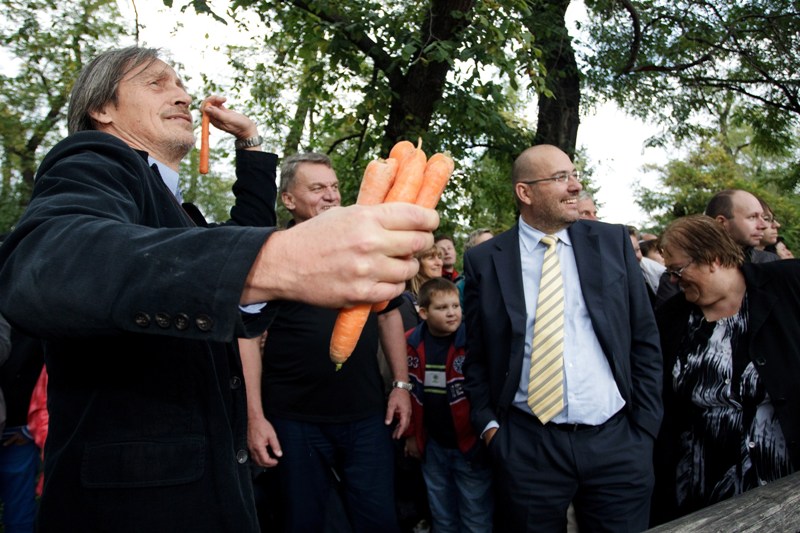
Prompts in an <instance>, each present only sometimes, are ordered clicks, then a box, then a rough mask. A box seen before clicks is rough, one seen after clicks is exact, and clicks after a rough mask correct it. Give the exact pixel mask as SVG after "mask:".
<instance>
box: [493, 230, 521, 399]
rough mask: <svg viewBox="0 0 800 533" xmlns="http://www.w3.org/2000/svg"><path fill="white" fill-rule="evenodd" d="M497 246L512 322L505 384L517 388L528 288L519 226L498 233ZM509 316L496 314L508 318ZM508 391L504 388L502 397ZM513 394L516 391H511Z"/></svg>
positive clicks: (502, 286)
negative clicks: (523, 273) (525, 282)
mask: <svg viewBox="0 0 800 533" xmlns="http://www.w3.org/2000/svg"><path fill="white" fill-rule="evenodd" d="M493 240H494V241H495V243H494V245H495V249H494V250H493V252H492V262H493V264H494V268H495V272H496V277H497V283H498V286H499V288H500V294H498V298H502V299H503V303H504V304H505V309H506V312H507V313H508V317H507V320H508V321H509V323H510V325H511V339H509V341H510V354H509V363H508V364H509V367H508V368H509V373H510V375H509V377H508V379H506V387H513V389H514V390H515V389H516V385H517V383H519V373H520V370H521V368H522V357H523V352H524V350H525V325H526V321H527V312H526V308H525V289H524V288H523V285H522V264H521V261H520V251H519V227H518V225H515V226H514V227H513V228H512V229H511V230H509V231H507V232H505V233H503V234H501V235H498V236H497V237H495V238H494V239H493ZM505 319H506V317H497V320H505ZM508 394H509V392H508V391H504V393H503V394H502V396H503V397H506V396H507V395H508ZM510 394H511V396H510V397H513V391H512V392H510Z"/></svg>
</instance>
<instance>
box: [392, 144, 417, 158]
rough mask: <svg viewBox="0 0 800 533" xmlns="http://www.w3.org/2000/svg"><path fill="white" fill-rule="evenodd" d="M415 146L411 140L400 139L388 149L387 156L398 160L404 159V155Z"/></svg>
mask: <svg viewBox="0 0 800 533" xmlns="http://www.w3.org/2000/svg"><path fill="white" fill-rule="evenodd" d="M416 149H417V147H416V146H414V144H413V143H412V142H411V141H400V142H398V143H397V144H395V145H394V146H392V149H391V150H390V151H389V157H391V158H392V159H397V160H398V161H402V160H403V159H405V157H406V155H408V154H410V153H411V152H413V151H414V150H416Z"/></svg>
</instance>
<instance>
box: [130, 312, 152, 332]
mask: <svg viewBox="0 0 800 533" xmlns="http://www.w3.org/2000/svg"><path fill="white" fill-rule="evenodd" d="M133 321H134V322H135V323H136V325H137V326H139V327H140V328H146V327H148V326H149V325H150V315H148V314H147V313H145V312H144V311H139V312H138V313H136V314H135V315H133Z"/></svg>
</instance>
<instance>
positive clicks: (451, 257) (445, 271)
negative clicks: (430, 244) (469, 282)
mask: <svg viewBox="0 0 800 533" xmlns="http://www.w3.org/2000/svg"><path fill="white" fill-rule="evenodd" d="M434 243H435V244H436V246H438V247H439V249H440V250H441V251H442V262H443V266H442V277H443V278H446V279H449V280H450V281H452V282H453V283H457V282H458V280H460V279H461V275H460V274H459V273H458V270H456V259H457V256H456V245H455V241H454V240H453V238H452V237H450V236H449V235H437V236H436V237H434Z"/></svg>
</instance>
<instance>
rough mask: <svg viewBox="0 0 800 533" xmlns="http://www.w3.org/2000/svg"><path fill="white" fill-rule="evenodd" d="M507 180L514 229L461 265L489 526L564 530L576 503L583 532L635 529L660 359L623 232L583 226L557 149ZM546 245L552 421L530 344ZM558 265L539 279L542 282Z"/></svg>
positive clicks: (467, 368) (641, 521)
mask: <svg viewBox="0 0 800 533" xmlns="http://www.w3.org/2000/svg"><path fill="white" fill-rule="evenodd" d="M512 178H513V186H514V193H515V195H516V200H517V204H518V207H519V210H520V214H521V216H520V219H519V222H518V224H517V225H516V226H514V227H513V228H512V229H510V230H509V231H506V232H505V233H503V234H501V235H498V236H497V237H494V238H493V239H491V240H489V241H487V242H486V243H484V244H482V245H480V246H478V247H476V248H473V249H472V250H470V251H469V252H468V253H467V254H466V257H465V262H464V266H465V277H466V285H465V292H464V303H465V308H466V328H467V336H468V339H467V355H466V360H465V363H464V374H465V376H466V382H465V388H466V390H467V394H468V395H469V399H470V402H471V403H472V418H473V423H474V425H475V427H476V429H477V430H478V431H480V432H482V437H483V439H484V440H485V442H486V443H487V445H488V447H489V454H490V456H491V458H492V463H493V466H494V471H495V482H496V486H497V489H498V494H497V496H498V501H497V504H498V511H497V513H496V516H497V517H498V518H499V520H500V523H499V524H498V528H499V530H501V531H514V532H518V531H560V530H563V529H564V528H565V527H566V511H567V507H568V505H569V504H570V502H574V506H575V510H576V512H577V520H578V525H579V529H580V530H581V531H582V532H583V531H596V530H603V531H641V530H644V529H646V528H647V525H648V509H649V503H650V495H651V491H652V485H653V474H652V459H653V458H652V450H653V442H654V439H655V436H656V434H657V432H658V428H659V424H660V421H661V414H662V406H661V399H660V392H661V381H660V380H661V354H660V352H659V348H658V332H657V330H656V325H655V321H654V318H653V314H652V311H651V308H650V302H649V300H648V297H647V291H646V289H645V286H644V281H643V279H642V274H641V271H640V269H639V266H638V264H637V262H636V257H635V256H634V253H633V249H632V248H631V241H630V238H629V237H628V231H627V228H625V227H624V226H618V225H610V224H605V223H602V222H595V221H588V220H580V221H579V220H578V218H579V213H578V209H577V199H578V193H579V192H580V191H581V184H580V183H579V181H578V173H577V171H576V170H575V167H574V165H573V164H572V162H571V161H570V159H569V157H568V156H567V155H566V154H565V153H564V152H562V151H561V150H559V149H558V148H556V147H554V146H549V145H540V146H534V147H532V148H529V149H527V150H526V151H524V152H523V153H522V154H521V155H520V156H519V158H517V160H516V161H515V163H514V170H513V177H512ZM545 236H551V237H552V239H551V238H549V237H545ZM545 242H550V243H553V244H552V246H554V247H555V251H554V252H555V254H556V255H557V260H556V263H557V264H558V268H560V275H556V276H555V280H558V279H560V280H561V282H560V283H559V301H560V302H563V305H562V307H563V310H562V311H560V312H558V313H555V314H556V315H557V316H556V318H552V316H551V317H550V318H548V320H550V324H559V326H558V327H557V328H552V329H551V331H550V332H549V333H550V334H551V335H555V334H556V333H558V336H560V340H559V341H558V343H557V345H558V350H553V351H557V352H558V358H557V361H558V362H557V363H555V362H553V363H552V364H551V365H549V366H548V368H550V369H556V371H554V372H552V374H551V377H552V380H551V382H550V383H549V385H548V386H547V387H543V389H542V390H547V391H550V392H554V394H552V395H551V397H550V398H548V399H549V400H551V401H550V403H549V406H548V407H549V408H550V410H549V412H543V411H539V410H537V401H538V400H537V395H538V394H539V393H538V389H539V388H540V387H542V384H541V377H542V375H544V374H545V373H546V370H541V371H539V370H535V371H534V372H531V367H532V365H533V367H534V369H538V368H539V363H538V362H536V361H533V362H532V356H533V355H535V354H534V353H533V352H532V345H534V344H536V345H537V346H538V345H539V344H540V343H541V342H543V341H538V340H537V342H536V343H534V337H535V336H536V337H537V338H538V337H539V335H538V332H537V333H536V335H535V334H534V330H535V327H536V326H537V324H536V322H537V320H535V317H536V316H537V307H542V311H543V312H544V311H547V309H546V308H549V307H550V303H549V301H548V303H545V302H537V299H538V297H539V293H540V292H542V293H543V295H544V294H545V292H547V293H548V294H550V291H551V288H550V286H548V287H545V286H544V284H543V285H542V288H541V289H542V290H541V291H540V279H541V278H542V277H543V264H544V262H545V250H547V251H548V252H550V253H553V250H550V245H547V244H545ZM553 260H554V259H553V257H552V256H549V259H548V263H547V265H545V267H544V271H545V272H546V273H547V278H548V280H550V281H553V278H552V276H551V274H552V269H551V266H552V264H553ZM541 322H542V325H546V324H544V319H542V320H541ZM537 351H538V348H537ZM533 359H535V358H533ZM554 361H555V360H554ZM556 384H558V387H556ZM529 385H530V388H529ZM550 385H551V386H552V388H549V386H550ZM534 412H537V413H540V414H539V415H534V414H533V413H534ZM540 419H544V422H543V421H541V420H540Z"/></svg>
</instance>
